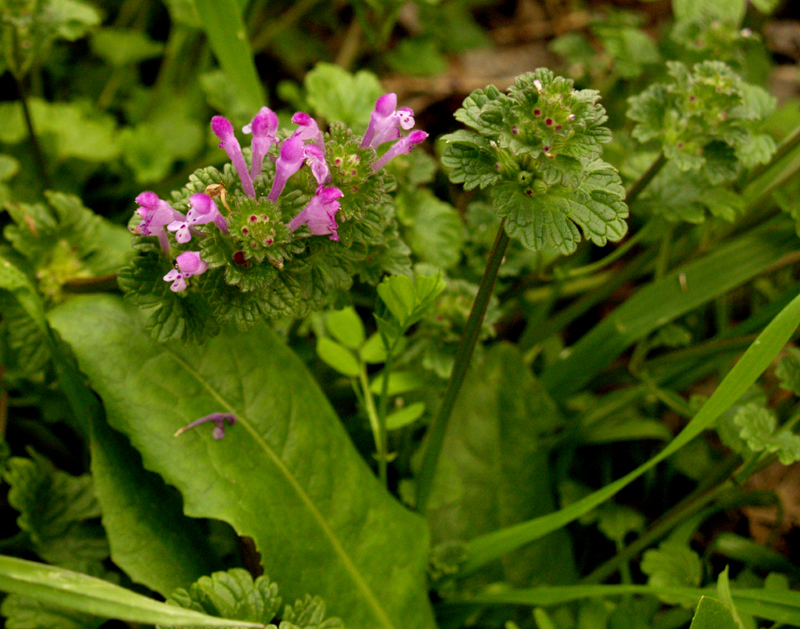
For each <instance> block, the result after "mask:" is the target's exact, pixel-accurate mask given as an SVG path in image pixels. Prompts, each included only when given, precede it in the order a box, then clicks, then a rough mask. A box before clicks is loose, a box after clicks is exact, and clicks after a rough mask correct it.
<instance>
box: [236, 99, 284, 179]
mask: <svg viewBox="0 0 800 629" xmlns="http://www.w3.org/2000/svg"><path fill="white" fill-rule="evenodd" d="M242 131H243V132H244V133H252V134H253V139H252V140H250V149H251V150H252V152H253V156H252V160H251V164H250V176H251V177H252V178H253V179H255V178H256V177H258V176H259V175H260V174H261V167H262V166H263V164H264V156H265V155H266V154H267V151H269V148H270V147H271V146H272V145H273V144H278V143H279V140H278V138H277V137H276V136H275V134H276V133H277V132H278V116H276V115H275V112H273V111H272V110H271V109H270V108H269V107H262V108H261V109H260V110H259V111H258V113H257V114H256V115H255V116H254V117H253V120H252V121H251V122H250V124H248V125H245V126H244V127H242Z"/></svg>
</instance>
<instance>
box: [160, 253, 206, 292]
mask: <svg viewBox="0 0 800 629" xmlns="http://www.w3.org/2000/svg"><path fill="white" fill-rule="evenodd" d="M175 262H176V263H177V265H178V269H177V270H176V269H172V270H171V271H170V272H169V273H167V274H166V275H165V276H164V281H166V282H172V286H170V287H169V288H170V290H171V291H173V292H176V293H177V292H180V291H182V290H186V280H187V279H188V278H190V277H192V276H193V275H200V274H201V273H203V272H205V271H206V269H208V264H207V263H206V262H205V261H204V260H203V259H202V258H201V257H200V254H199V253H198V252H197V251H185V252H183V253H182V254H180V255H179V256H178V257H177V258H175Z"/></svg>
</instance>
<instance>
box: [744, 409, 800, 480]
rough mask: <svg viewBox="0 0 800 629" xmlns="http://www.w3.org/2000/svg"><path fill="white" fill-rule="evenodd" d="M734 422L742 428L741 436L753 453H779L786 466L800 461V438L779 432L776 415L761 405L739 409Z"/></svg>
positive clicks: (787, 431) (787, 432)
mask: <svg viewBox="0 0 800 629" xmlns="http://www.w3.org/2000/svg"><path fill="white" fill-rule="evenodd" d="M733 421H734V422H735V423H736V424H737V425H738V426H740V427H741V432H740V433H739V436H740V437H741V438H742V439H744V440H745V441H747V447H748V448H750V450H752V451H753V452H763V451H766V452H777V453H778V459H779V460H780V462H781V463H783V464H784V465H790V464H792V463H794V462H795V461H800V436H798V435H795V434H793V433H792V432H790V431H789V430H786V429H783V430H778V421H777V419H776V418H775V415H774V413H773V412H772V411H771V410H770V409H768V408H765V407H763V406H761V405H759V404H754V403H751V404H747V405H746V406H743V407H742V408H741V409H739V412H738V413H737V414H736V416H735V417H734V418H733Z"/></svg>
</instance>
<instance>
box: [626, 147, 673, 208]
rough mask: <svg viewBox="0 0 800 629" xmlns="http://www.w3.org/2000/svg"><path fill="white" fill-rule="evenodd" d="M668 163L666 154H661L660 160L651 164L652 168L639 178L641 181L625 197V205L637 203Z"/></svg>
mask: <svg viewBox="0 0 800 629" xmlns="http://www.w3.org/2000/svg"><path fill="white" fill-rule="evenodd" d="M666 163H667V158H666V157H664V153H661V154H659V156H658V159H656V161H654V162H653V163H652V164H650V168H648V169H647V170H646V171H645V173H644V174H643V175H642V176H641V177H639V181H637V182H636V183H635V184H633V187H632V188H631V189H630V190H628V194H627V195H625V203H627V204H628V205H631V204H632V203H633V202H634V201H636V199H637V198H638V197H639V195H640V194H641V193H642V191H643V190H644V189H645V188H646V187H647V185H648V184H649V183H650V182H651V181H653V178H654V177H655V176H656V175H657V174H658V172H659V171H660V170H661V169H662V168H663V167H664V166H665V165H666Z"/></svg>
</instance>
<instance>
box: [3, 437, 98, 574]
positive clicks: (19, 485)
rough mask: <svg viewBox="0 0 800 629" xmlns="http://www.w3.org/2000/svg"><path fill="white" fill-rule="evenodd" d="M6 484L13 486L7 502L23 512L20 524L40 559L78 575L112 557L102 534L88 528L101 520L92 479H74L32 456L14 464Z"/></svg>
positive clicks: (8, 470)
mask: <svg viewBox="0 0 800 629" xmlns="http://www.w3.org/2000/svg"><path fill="white" fill-rule="evenodd" d="M3 479H4V480H5V481H6V482H7V483H8V484H9V486H10V489H9V492H8V502H9V504H10V505H11V506H12V507H14V509H16V510H17V511H18V512H19V516H18V518H17V524H18V525H19V528H20V529H22V530H23V531H27V532H28V534H29V535H30V536H31V541H32V542H33V544H34V549H35V550H36V553H37V554H38V555H39V556H40V557H42V558H43V559H45V560H47V561H49V562H51V563H54V564H58V565H62V566H68V567H72V568H77V569H85V568H86V566H89V565H91V564H93V563H96V562H99V561H102V560H103V559H105V558H106V557H108V544H107V542H106V540H105V537H104V535H103V532H102V530H101V529H100V528H99V527H98V526H97V525H91V524H88V523H85V521H86V520H91V519H93V518H97V517H99V516H100V506H99V504H98V503H97V499H96V498H95V496H94V492H93V490H92V477H91V476H89V475H88V474H84V475H82V476H79V477H75V476H70V475H69V474H67V473H66V472H62V471H61V470H58V469H56V468H55V467H54V466H53V464H52V463H50V461H48V460H47V459H45V458H44V457H43V456H41V455H38V454H36V453H35V452H31V458H30V459H26V458H22V457H12V458H10V459H9V460H8V461H7V462H6V471H5V473H4V474H3Z"/></svg>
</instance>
